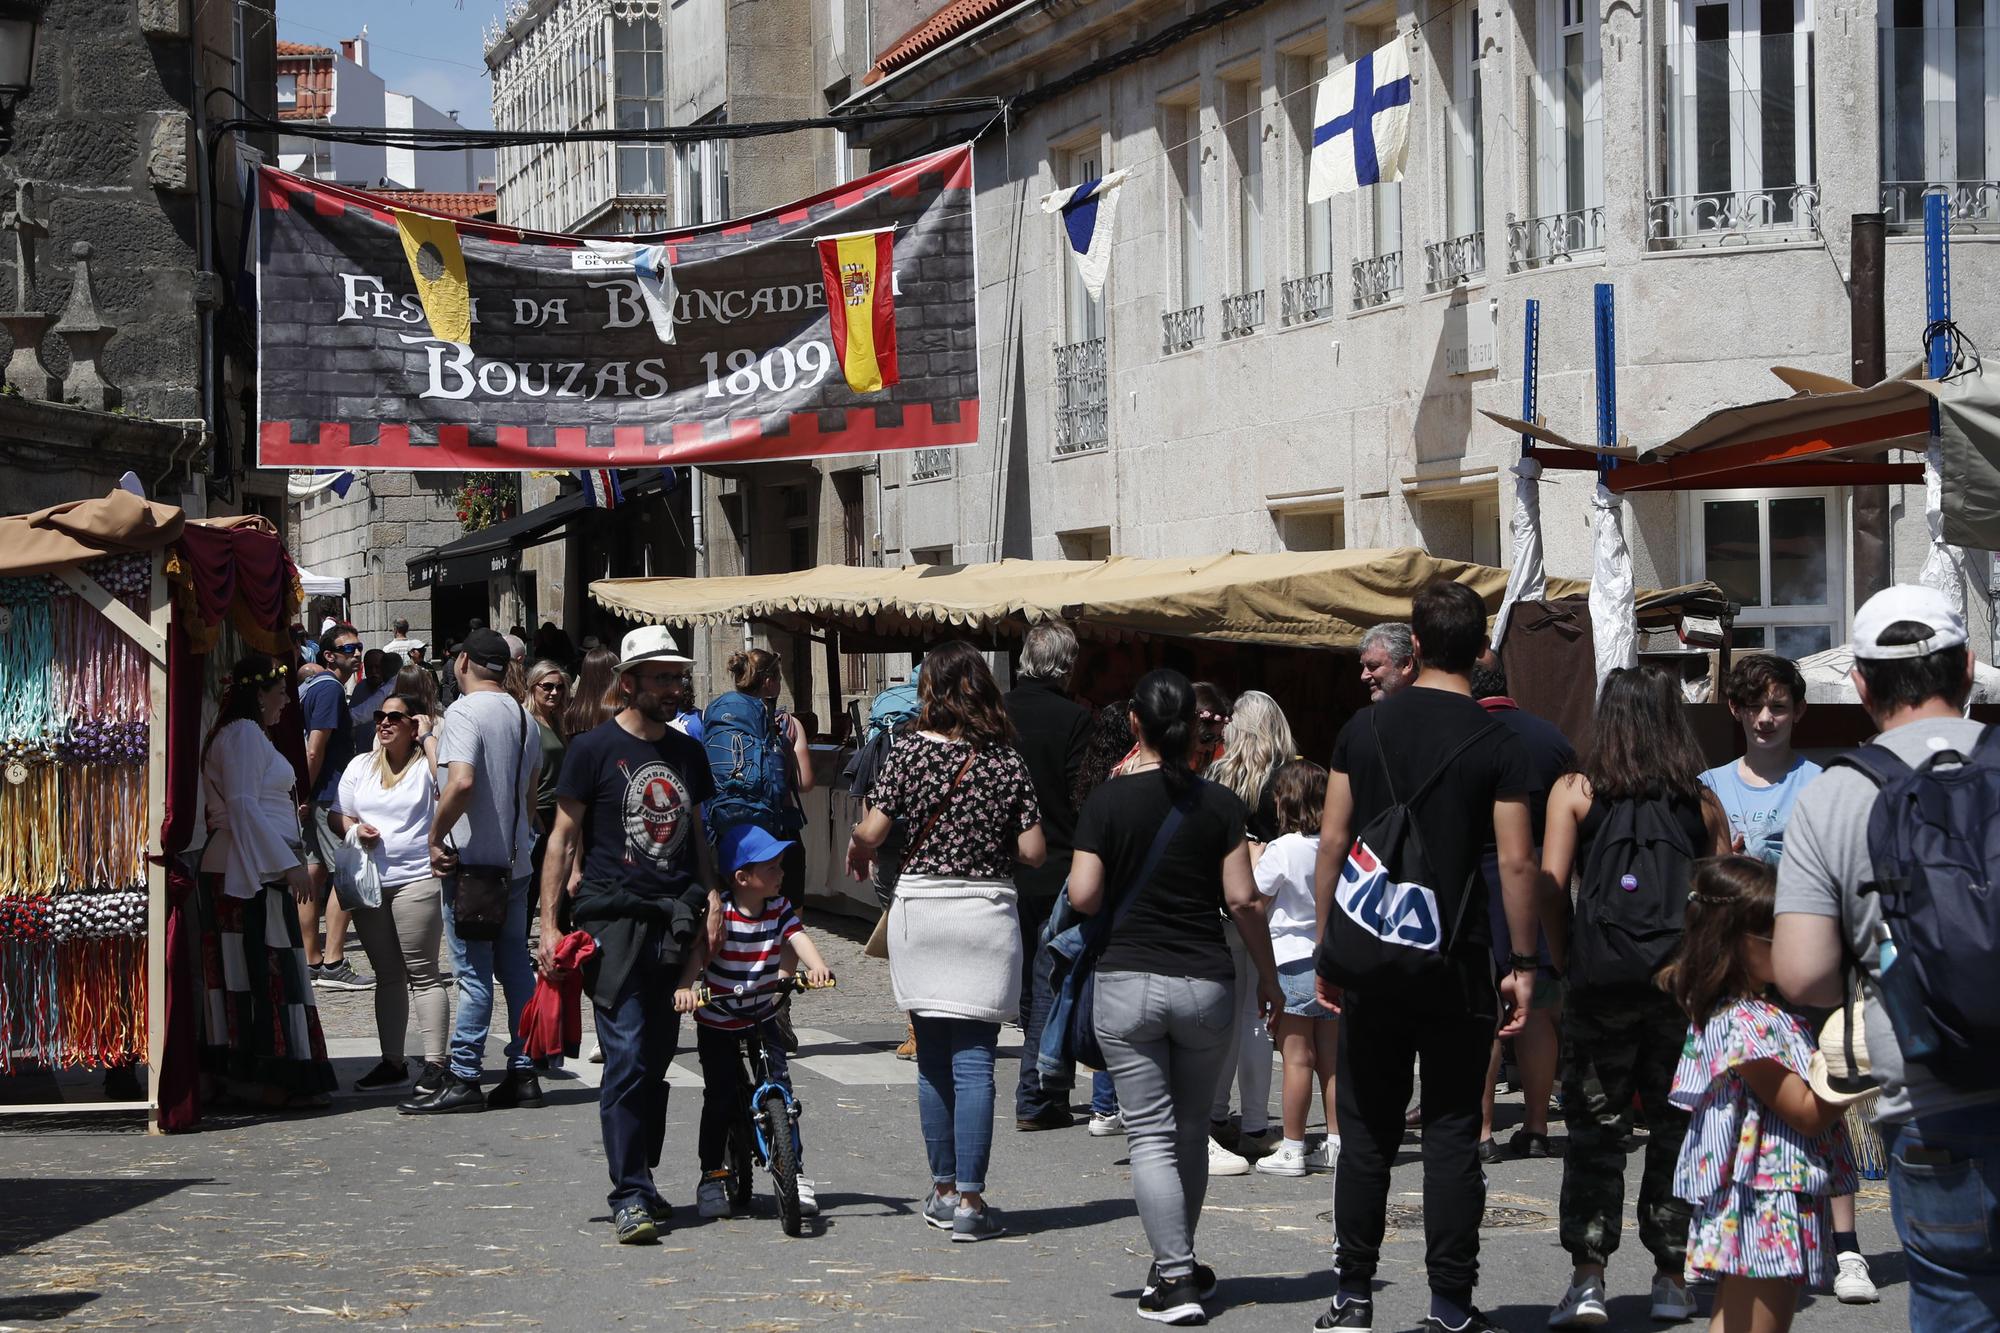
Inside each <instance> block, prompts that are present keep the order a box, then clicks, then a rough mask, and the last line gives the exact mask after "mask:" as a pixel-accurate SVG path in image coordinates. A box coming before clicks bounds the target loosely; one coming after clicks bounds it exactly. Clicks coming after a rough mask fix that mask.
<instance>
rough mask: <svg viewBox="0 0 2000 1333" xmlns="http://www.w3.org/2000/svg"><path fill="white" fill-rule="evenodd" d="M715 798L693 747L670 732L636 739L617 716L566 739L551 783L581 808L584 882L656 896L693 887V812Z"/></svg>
mask: <svg viewBox="0 0 2000 1333" xmlns="http://www.w3.org/2000/svg"><path fill="white" fill-rule="evenodd" d="M713 795H715V783H714V780H713V779H712V778H711V777H710V776H709V771H708V756H707V754H706V753H705V752H704V751H703V750H702V748H701V745H700V743H699V742H697V741H692V740H689V739H688V738H687V737H686V736H685V735H683V734H681V733H680V732H678V731H676V730H674V729H673V728H672V727H668V728H667V732H666V735H664V736H662V737H660V738H659V739H658V740H656V741H648V740H642V739H640V738H639V737H637V736H634V735H633V734H632V733H631V732H629V731H627V730H625V728H623V727H621V726H619V725H618V720H617V719H616V718H613V719H612V720H611V721H609V722H605V723H602V724H600V725H599V726H597V727H594V728H592V729H591V730H589V731H586V732H584V733H583V734H582V735H580V736H577V737H576V738H574V739H573V740H571V741H570V743H569V750H568V752H567V753H566V754H565V755H564V756H563V769H562V779H561V781H559V782H558V783H557V784H556V796H557V797H558V798H567V799H570V800H575V801H581V802H582V803H583V828H582V830H581V838H582V856H583V877H584V878H585V879H588V880H599V881H604V882H606V883H611V884H617V885H620V886H622V887H623V888H625V889H628V890H630V891H632V892H634V893H639V894H645V895H648V896H658V897H678V896H680V895H681V894H682V893H684V892H685V891H686V890H687V888H688V886H689V885H690V884H692V883H693V882H694V876H695V861H694V837H695V832H694V823H695V821H694V812H695V810H696V808H697V807H699V806H700V805H701V803H702V802H703V801H706V800H708V799H709V798H710V797H711V796H713Z"/></svg>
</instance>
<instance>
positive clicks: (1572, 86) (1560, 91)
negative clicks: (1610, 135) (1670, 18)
mask: <svg viewBox="0 0 2000 1333" xmlns="http://www.w3.org/2000/svg"><path fill="white" fill-rule="evenodd" d="M1602 39H1603V34H1602V30H1601V27H1600V20H1599V14H1598V6H1597V5H1596V4H1595V3H1592V0H1540V3H1539V4H1538V5H1537V6H1536V9H1535V47H1536V54H1537V58H1536V62H1535V63H1536V68H1535V82H1534V93H1535V108H1534V132H1533V134H1532V135H1531V136H1530V144H1531V147H1532V150H1533V153H1534V173H1533V179H1532V188H1533V190H1534V200H1533V205H1532V211H1533V216H1532V217H1530V218H1529V219H1528V220H1527V221H1525V222H1521V223H1516V224H1514V225H1513V226H1512V227H1511V228H1510V231H1509V235H1508V238H1507V240H1508V246H1509V250H1510V257H1511V260H1512V263H1513V266H1514V267H1516V268H1533V267H1536V266H1538V265H1541V264H1545V263H1548V262H1550V261H1552V260H1557V259H1561V258H1563V257H1565V256H1567V255H1571V254H1575V253H1577V252H1579V251H1591V250H1601V249H1603V248H1604V54H1603V45H1602Z"/></svg>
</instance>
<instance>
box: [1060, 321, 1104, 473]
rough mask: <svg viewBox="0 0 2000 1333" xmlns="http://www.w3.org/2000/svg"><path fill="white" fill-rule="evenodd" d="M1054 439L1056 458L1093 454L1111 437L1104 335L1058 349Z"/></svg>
mask: <svg viewBox="0 0 2000 1333" xmlns="http://www.w3.org/2000/svg"><path fill="white" fill-rule="evenodd" d="M1053 387H1054V393H1055V423H1054V438H1055V443H1054V447H1053V449H1052V452H1053V453H1054V455H1055V456H1056V457H1057V458H1070V457H1073V456H1075V455H1077V454H1092V453H1097V452H1098V451H1100V450H1102V449H1103V448H1104V447H1105V445H1106V444H1107V442H1108V441H1109V438H1110V420H1109V418H1110V407H1111V398H1110V381H1109V379H1108V377H1107V376H1106V374H1105V363H1104V339H1102V338H1086V339H1085V340H1084V341H1082V342H1073V343H1068V344H1065V345H1064V346H1061V347H1058V348H1056V349H1055V375H1054V379H1053Z"/></svg>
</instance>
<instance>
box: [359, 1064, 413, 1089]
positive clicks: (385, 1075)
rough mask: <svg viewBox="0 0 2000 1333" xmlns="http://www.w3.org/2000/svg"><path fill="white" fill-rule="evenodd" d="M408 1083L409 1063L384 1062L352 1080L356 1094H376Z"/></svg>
mask: <svg viewBox="0 0 2000 1333" xmlns="http://www.w3.org/2000/svg"><path fill="white" fill-rule="evenodd" d="M409 1081H410V1062H409V1061H408V1060H397V1061H395V1062H394V1063H391V1062H390V1061H387V1060H384V1061H382V1062H381V1063H380V1064H378V1065H376V1066H375V1067H374V1068H373V1069H371V1070H369V1071H368V1072H367V1073H365V1074H363V1075H362V1076H361V1077H360V1078H357V1079H355V1080H354V1090H355V1091H356V1092H376V1091H379V1090H380V1089H382V1088H400V1087H402V1086H403V1085H404V1084H405V1083H408V1082H409Z"/></svg>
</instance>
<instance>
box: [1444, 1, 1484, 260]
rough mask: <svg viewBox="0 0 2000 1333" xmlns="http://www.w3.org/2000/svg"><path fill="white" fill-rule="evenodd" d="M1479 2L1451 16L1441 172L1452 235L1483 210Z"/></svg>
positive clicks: (1468, 229) (1474, 225)
mask: <svg viewBox="0 0 2000 1333" xmlns="http://www.w3.org/2000/svg"><path fill="white" fill-rule="evenodd" d="M1479 73H1480V64H1479V6H1478V5H1476V4H1469V5H1465V6H1463V7H1461V8H1460V9H1459V10H1457V11H1456V12H1455V13H1454V14H1453V15H1452V18H1451V113H1450V115H1449V117H1448V118H1447V122H1446V129H1445V134H1446V138H1447V148H1448V150H1449V151H1448V153H1447V155H1446V159H1445V160H1446V161H1447V162H1448V163H1450V171H1449V172H1448V173H1447V175H1446V176H1445V212H1446V214H1447V219H1446V227H1447V230H1448V231H1449V232H1450V233H1451V235H1453V236H1455V237H1462V236H1471V235H1472V234H1473V233H1475V232H1477V231H1478V230H1479V229H1480V227H1481V226H1482V225H1483V220H1484V218H1485V216H1486V168H1485V164H1484V162H1483V160H1482V159H1483V156H1484V150H1485V132H1484V130H1483V128H1482V126H1481V125H1480V123H1479V122H1480V110H1481V108H1480V90H1479Z"/></svg>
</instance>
